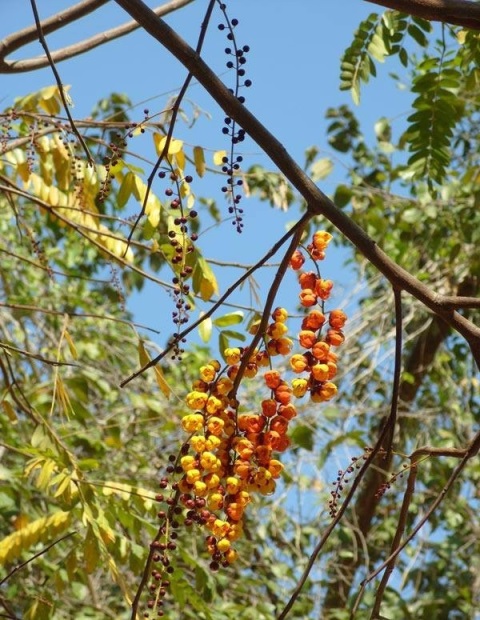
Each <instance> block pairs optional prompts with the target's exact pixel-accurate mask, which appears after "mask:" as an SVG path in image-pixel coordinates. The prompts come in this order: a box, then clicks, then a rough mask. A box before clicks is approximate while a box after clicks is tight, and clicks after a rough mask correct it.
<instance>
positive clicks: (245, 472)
mask: <svg viewBox="0 0 480 620" xmlns="http://www.w3.org/2000/svg"><path fill="white" fill-rule="evenodd" d="M233 471H234V472H235V474H236V475H237V476H238V477H239V478H240V479H241V480H246V479H247V478H248V476H249V475H250V464H249V463H247V462H246V461H235V464H234V466H233Z"/></svg>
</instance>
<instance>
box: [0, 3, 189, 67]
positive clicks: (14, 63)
mask: <svg viewBox="0 0 480 620" xmlns="http://www.w3.org/2000/svg"><path fill="white" fill-rule="evenodd" d="M106 2H107V0H85V1H83V2H79V3H78V4H75V5H74V6H72V7H70V8H68V9H66V10H65V11H61V12H59V13H55V15H52V17H49V18H48V19H45V20H43V21H42V22H40V23H41V26H42V30H43V32H44V34H46V35H47V34H50V33H51V32H55V31H56V30H59V29H60V28H63V27H64V26H66V25H67V24H70V23H72V22H74V21H76V20H77V19H80V18H81V17H84V16H85V15H88V14H89V13H92V12H93V11H95V10H96V9H98V8H99V7H101V6H102V5H104V4H106ZM191 2H193V0H171V1H170V2H166V3H165V4H162V5H161V6H159V7H157V8H155V9H152V10H153V11H154V13H155V14H156V15H162V16H163V15H167V14H168V13H172V12H173V11H176V10H178V9H180V8H182V7H183V6H185V5H187V4H190V3H191ZM137 28H139V24H138V23H137V22H136V21H135V20H133V21H129V22H126V23H125V24H121V25H120V26H116V27H115V28H111V29H110V30H106V31H105V32H101V33H99V34H97V35H94V36H93V37H89V38H88V39H84V40H83V41H80V42H78V43H74V44H72V45H67V46H66V47H62V48H61V49H58V50H55V51H54V52H52V59H53V61H54V62H61V61H62V60H67V59H69V58H73V57H74V56H79V55H80V54H84V53H85V52H88V51H89V50H91V49H94V48H95V47H99V46H100V45H103V44H104V43H108V42H109V41H113V40H114V39H118V38H119V37H123V36H125V35H126V34H129V33H130V32H133V31H134V30H136V29H137ZM36 38H37V29H36V27H35V26H29V27H28V28H24V29H22V30H19V31H18V32H15V33H13V34H11V35H9V36H7V37H5V38H4V39H3V40H2V41H1V42H0V73H26V72H27V71H35V70H36V69H43V68H44V67H47V66H48V64H49V63H48V58H47V57H46V56H38V57H36V58H27V59H25V60H6V57H7V56H8V55H10V54H12V53H13V52H15V51H17V50H18V49H21V48H22V47H24V46H25V45H27V44H28V43H32V42H33V41H35V40H36Z"/></svg>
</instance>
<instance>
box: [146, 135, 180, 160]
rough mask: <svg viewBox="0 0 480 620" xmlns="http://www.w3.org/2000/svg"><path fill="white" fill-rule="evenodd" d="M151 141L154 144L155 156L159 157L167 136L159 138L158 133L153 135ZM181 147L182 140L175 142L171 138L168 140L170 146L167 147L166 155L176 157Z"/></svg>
mask: <svg viewBox="0 0 480 620" xmlns="http://www.w3.org/2000/svg"><path fill="white" fill-rule="evenodd" d="M153 141H154V143H155V149H156V151H157V155H161V154H162V152H163V149H164V147H165V144H166V142H167V136H161V135H160V134H159V133H154V134H153ZM182 147H183V140H176V139H175V138H172V139H171V140H170V144H169V145H168V155H176V154H177V153H178V152H179V151H181V150H182Z"/></svg>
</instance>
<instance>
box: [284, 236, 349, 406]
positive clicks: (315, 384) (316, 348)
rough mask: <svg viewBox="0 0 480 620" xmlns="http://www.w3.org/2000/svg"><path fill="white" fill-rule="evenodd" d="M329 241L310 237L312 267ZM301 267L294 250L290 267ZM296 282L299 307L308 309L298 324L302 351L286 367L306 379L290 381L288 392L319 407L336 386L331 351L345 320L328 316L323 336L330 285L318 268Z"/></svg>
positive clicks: (340, 338)
mask: <svg viewBox="0 0 480 620" xmlns="http://www.w3.org/2000/svg"><path fill="white" fill-rule="evenodd" d="M331 239H332V236H331V235H330V233H327V232H325V231H317V232H316V233H314V235H313V239H312V242H311V243H310V244H309V245H308V246H307V248H306V251H307V252H308V255H309V256H310V258H311V259H312V260H313V261H315V263H317V262H318V261H320V260H323V259H324V258H325V250H326V248H327V245H328V244H329V243H330V241H331ZM304 263H305V256H304V254H303V253H302V251H301V250H296V251H295V252H294V254H293V255H292V258H291V261H290V266H291V267H292V268H293V269H294V270H296V271H298V270H300V268H301V267H302V266H303V264H304ZM298 282H299V284H300V287H301V291H300V294H299V298H300V304H301V305H302V306H303V307H304V308H309V312H308V314H307V315H306V316H305V317H304V319H303V321H302V326H301V327H302V328H301V331H300V333H299V335H298V340H299V343H300V346H301V347H303V348H304V351H303V352H302V353H297V354H295V355H292V357H291V358H290V366H291V368H292V370H293V372H295V373H298V374H303V373H308V377H301V378H298V379H294V380H293V381H292V390H293V394H294V395H295V396H296V397H298V398H300V397H302V396H304V395H305V394H306V393H307V392H309V393H310V398H311V399H312V400H313V401H314V402H316V403H320V402H324V401H328V400H330V399H332V398H333V397H334V396H335V395H336V393H337V386H336V385H335V383H332V379H333V378H334V377H335V376H336V374H337V355H336V354H335V353H334V352H333V351H332V347H338V346H340V345H341V344H342V343H343V342H344V340H345V336H344V334H343V331H342V329H343V327H344V326H345V322H346V320H347V316H346V314H345V313H344V312H343V311H342V310H331V311H330V312H328V326H327V329H326V332H325V331H324V326H325V324H326V323H327V317H326V314H325V301H327V300H328V299H329V297H330V294H331V291H332V288H333V282H332V281H331V280H324V279H323V278H322V277H321V275H320V271H319V269H318V268H317V270H316V272H315V271H303V272H300V273H299V276H298Z"/></svg>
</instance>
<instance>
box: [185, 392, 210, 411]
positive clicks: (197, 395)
mask: <svg viewBox="0 0 480 620" xmlns="http://www.w3.org/2000/svg"><path fill="white" fill-rule="evenodd" d="M207 400H208V395H207V394H206V393H205V392H197V391H196V390H193V392H189V393H188V394H187V395H186V397H185V402H186V403H187V407H188V408H189V409H194V410H195V409H197V410H198V409H203V408H204V407H205V404H206V402H207Z"/></svg>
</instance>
